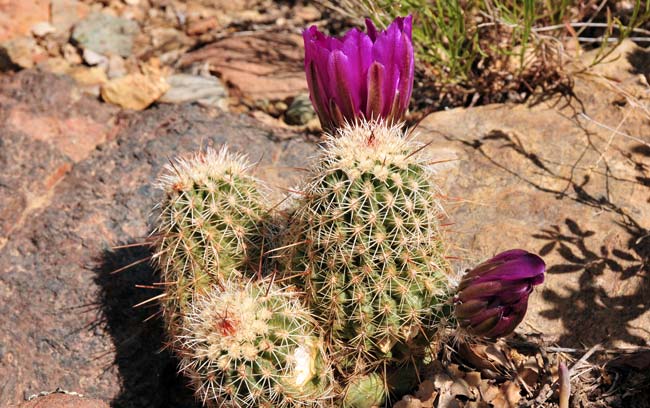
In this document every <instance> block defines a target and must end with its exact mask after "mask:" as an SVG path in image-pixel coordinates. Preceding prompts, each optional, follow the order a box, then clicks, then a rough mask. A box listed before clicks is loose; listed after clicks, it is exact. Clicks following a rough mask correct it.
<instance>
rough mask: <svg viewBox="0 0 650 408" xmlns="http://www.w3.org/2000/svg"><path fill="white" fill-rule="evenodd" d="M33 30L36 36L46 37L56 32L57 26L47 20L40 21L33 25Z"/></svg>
mask: <svg viewBox="0 0 650 408" xmlns="http://www.w3.org/2000/svg"><path fill="white" fill-rule="evenodd" d="M31 31H32V34H34V35H35V36H36V37H45V36H46V35H48V34H52V33H54V32H56V28H55V27H54V26H53V25H52V24H50V23H48V22H47V21H39V22H38V23H36V24H34V25H33V26H32V29H31Z"/></svg>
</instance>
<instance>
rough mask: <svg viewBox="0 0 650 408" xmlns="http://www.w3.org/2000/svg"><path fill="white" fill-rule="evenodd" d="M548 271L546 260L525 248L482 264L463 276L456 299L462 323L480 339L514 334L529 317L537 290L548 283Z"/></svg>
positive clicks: (511, 251)
mask: <svg viewBox="0 0 650 408" xmlns="http://www.w3.org/2000/svg"><path fill="white" fill-rule="evenodd" d="M545 269H546V264H545V263H544V261H543V260H542V258H540V257H539V256H537V255H535V254H531V253H530V252H526V251H524V250H522V249H513V250H510V251H506V252H502V253H500V254H499V255H497V256H495V257H494V258H492V259H489V260H487V261H485V262H483V263H482V264H480V265H478V266H477V267H476V268H474V269H472V270H471V271H469V272H468V273H467V274H466V275H465V276H463V279H462V280H461V282H460V285H459V287H458V294H457V295H456V297H455V298H454V301H455V304H456V310H455V314H456V319H457V320H458V323H459V324H460V326H461V327H463V328H464V329H465V330H467V331H468V332H469V333H471V334H474V335H477V336H484V337H488V338H497V337H503V336H506V335H508V334H510V333H512V332H513V330H514V329H515V328H516V327H517V325H518V324H519V323H521V321H522V320H523V318H524V315H525V314H526V309H527V308H528V295H530V293H531V292H532V291H533V287H534V286H535V285H539V284H540V283H542V282H544V271H545Z"/></svg>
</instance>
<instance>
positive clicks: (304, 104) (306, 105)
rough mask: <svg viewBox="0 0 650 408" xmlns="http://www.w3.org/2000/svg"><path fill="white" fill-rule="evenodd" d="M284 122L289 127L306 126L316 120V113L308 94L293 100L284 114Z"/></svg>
mask: <svg viewBox="0 0 650 408" xmlns="http://www.w3.org/2000/svg"><path fill="white" fill-rule="evenodd" d="M284 118H285V119H284V120H285V121H286V122H287V123H288V124H290V125H297V126H300V125H306V124H307V123H309V122H310V121H312V120H313V119H314V118H316V111H314V107H313V106H312V105H311V100H310V99H309V94H306V93H303V94H300V95H298V96H296V97H295V98H293V101H292V102H291V105H289V109H287V111H286V112H285V114H284Z"/></svg>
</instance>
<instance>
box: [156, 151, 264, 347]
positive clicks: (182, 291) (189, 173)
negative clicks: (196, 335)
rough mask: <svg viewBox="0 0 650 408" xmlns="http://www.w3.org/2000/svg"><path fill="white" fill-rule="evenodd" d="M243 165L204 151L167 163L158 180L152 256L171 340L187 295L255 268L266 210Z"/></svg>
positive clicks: (187, 304)
mask: <svg viewBox="0 0 650 408" xmlns="http://www.w3.org/2000/svg"><path fill="white" fill-rule="evenodd" d="M249 167H250V165H249V164H248V163H247V162H246V160H245V158H243V157H242V156H238V155H234V154H232V153H230V152H228V150H227V149H226V148H222V149H221V150H219V151H215V150H212V149H208V150H207V151H206V152H205V153H204V154H197V155H195V156H194V157H192V158H190V159H188V160H182V159H179V160H177V161H176V162H174V163H171V164H170V165H168V166H167V168H166V172H165V174H164V175H163V176H162V178H161V179H160V183H159V184H160V186H161V187H162V189H163V190H164V192H165V196H164V198H163V200H162V202H161V203H160V205H159V206H160V213H161V214H160V219H159V224H158V228H157V230H156V232H155V234H154V236H155V237H156V238H157V242H156V249H157V253H156V255H155V258H156V259H157V261H158V263H159V266H160V269H161V271H162V281H163V282H162V283H163V285H164V288H165V291H166V296H165V297H164V298H163V300H162V306H163V315H164V318H165V322H166V324H167V326H168V329H169V331H170V334H171V336H170V338H171V339H172V342H173V341H174V339H175V338H176V335H177V333H178V329H179V327H180V325H181V324H182V322H181V321H182V316H184V315H185V314H186V313H187V311H188V310H189V308H190V303H191V301H192V298H193V296H195V295H196V294H201V293H203V292H205V291H206V290H208V289H209V288H211V287H212V286H213V285H217V286H219V285H222V284H223V282H224V281H225V280H227V279H232V278H235V277H242V276H245V275H247V274H249V273H248V270H250V269H251V268H253V267H255V268H257V264H258V261H259V257H260V250H261V249H260V246H261V244H262V239H263V238H262V237H263V227H262V225H263V222H264V218H265V216H266V210H265V208H264V205H263V202H262V197H261V194H260V192H259V184H258V182H257V180H256V179H255V178H254V177H252V176H251V175H249V174H248V173H247V169H248V168H249Z"/></svg>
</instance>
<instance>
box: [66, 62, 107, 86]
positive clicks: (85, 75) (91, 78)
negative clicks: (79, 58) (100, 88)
mask: <svg viewBox="0 0 650 408" xmlns="http://www.w3.org/2000/svg"><path fill="white" fill-rule="evenodd" d="M67 74H68V75H70V76H71V77H72V78H74V80H75V81H77V83H78V84H79V85H82V86H92V85H103V84H105V83H106V82H108V77H107V76H106V72H105V71H104V69H102V68H101V67H91V68H88V67H84V66H78V67H74V68H72V69H70V70H69V71H68V72H67Z"/></svg>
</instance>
